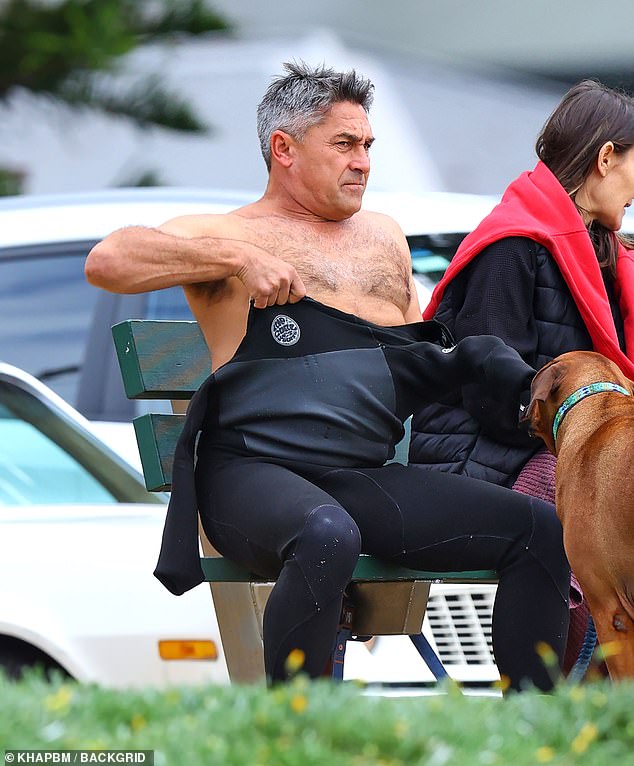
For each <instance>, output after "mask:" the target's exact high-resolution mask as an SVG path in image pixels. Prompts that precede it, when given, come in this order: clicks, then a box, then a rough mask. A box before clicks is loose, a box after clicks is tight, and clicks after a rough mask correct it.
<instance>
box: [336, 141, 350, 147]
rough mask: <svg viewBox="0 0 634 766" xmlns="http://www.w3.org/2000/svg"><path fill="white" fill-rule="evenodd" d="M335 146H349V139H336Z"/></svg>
mask: <svg viewBox="0 0 634 766" xmlns="http://www.w3.org/2000/svg"><path fill="white" fill-rule="evenodd" d="M337 146H343V147H347V146H350V141H337Z"/></svg>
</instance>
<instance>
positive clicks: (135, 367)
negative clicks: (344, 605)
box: [112, 319, 497, 582]
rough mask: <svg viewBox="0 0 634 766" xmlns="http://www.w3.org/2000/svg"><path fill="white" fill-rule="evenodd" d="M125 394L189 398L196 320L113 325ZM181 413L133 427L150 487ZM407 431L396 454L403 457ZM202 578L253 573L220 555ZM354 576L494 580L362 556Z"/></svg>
mask: <svg viewBox="0 0 634 766" xmlns="http://www.w3.org/2000/svg"><path fill="white" fill-rule="evenodd" d="M112 335H113V338H114V342H115V347H116V350H117V357H118V359H119V365H120V367H121V374H122V377H123V383H124V387H125V391H126V394H127V396H128V397H129V398H130V399H155V400H156V399H169V400H189V399H190V398H191V396H192V394H193V393H194V391H196V389H197V388H198V387H199V386H200V384H201V383H202V382H203V381H204V380H205V378H207V377H208V376H209V374H210V373H211V358H210V355H209V350H208V348H207V345H206V344H205V340H204V338H203V336H202V333H201V331H200V328H199V327H198V324H197V323H196V322H187V321H183V320H150V319H128V320H126V321H125V322H120V323H119V324H116V325H115V326H114V327H113V328H112ZM184 419H185V416H184V415H174V414H155V413H149V414H146V415H140V416H139V417H137V418H135V419H134V429H135V432H136V437H137V442H138V445H139V453H140V456H141V463H142V465H143V474H144V476H145V484H146V486H147V488H148V490H150V491H151V492H158V491H168V490H169V489H170V487H171V481H172V462H173V458H174V449H175V446H176V441H177V439H178V436H179V434H180V432H181V429H182V427H183V421H184ZM408 436H409V434H408V433H406V438H405V439H404V441H403V443H402V447H401V449H400V451H399V452H398V454H397V456H396V458H395V459H397V460H400V462H406V450H407V442H408ZM201 563H202V567H203V571H204V573H205V576H206V579H207V580H209V581H212V582H249V581H252V580H253V579H254V578H253V576H252V575H251V574H250V573H249V572H247V571H246V570H244V569H242V568H241V567H239V566H237V565H234V564H232V562H230V561H228V560H227V559H223V558H203V559H202V560H201ZM354 579H355V580H361V581H372V580H380V581H385V580H387V581H398V580H445V581H447V580H457V581H459V582H465V581H467V582H468V581H479V582H482V581H483V580H484V581H495V580H496V579H497V575H496V573H495V572H492V571H488V570H487V571H473V572H442V573H438V572H420V571H418V570H416V571H415V570H412V569H407V568H406V567H399V566H395V565H393V564H388V563H385V562H382V561H379V560H378V559H375V558H374V557H372V556H365V555H363V556H361V557H360V559H359V563H358V565H357V567H356V569H355V573H354Z"/></svg>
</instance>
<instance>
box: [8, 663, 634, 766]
mask: <svg viewBox="0 0 634 766" xmlns="http://www.w3.org/2000/svg"><path fill="white" fill-rule="evenodd" d="M633 706H634V685H632V684H622V685H620V686H612V685H610V684H609V682H607V681H600V682H596V683H591V684H588V685H585V686H570V685H561V686H560V687H559V688H558V689H557V691H556V692H555V693H554V694H552V695H543V694H538V693H534V692H526V693H524V694H521V695H512V696H509V697H508V698H507V699H505V700H501V699H498V698H491V697H488V698H487V697H466V696H462V695H461V694H459V693H458V692H457V691H456V690H455V689H452V688H451V687H448V688H447V690H446V693H444V694H442V695H438V696H428V697H416V698H412V697H404V698H385V697H373V696H365V695H363V693H362V691H361V690H360V689H359V688H357V687H355V686H354V685H351V684H339V685H333V684H332V683H329V682H326V681H324V682H318V683H308V682H307V681H305V680H304V679H299V680H297V681H296V682H294V683H293V684H291V685H289V686H285V687H277V688H275V689H274V690H266V689H264V688H263V687H261V686H232V687H206V688H198V689H191V688H181V689H174V690H169V691H155V690H141V691H125V692H123V691H114V690H107V689H100V688H97V687H95V686H89V685H77V684H74V683H69V682H67V681H64V680H63V679H61V678H59V679H57V680H55V681H54V682H53V684H52V685H50V686H49V685H47V684H46V683H45V682H44V681H43V680H42V678H41V677H38V676H37V675H33V674H31V675H28V676H27V677H26V678H25V680H24V681H22V682H20V683H17V684H16V683H9V682H7V681H4V680H2V679H0V748H2V749H13V748H16V749H17V748H23V749H26V748H29V749H36V748H42V749H45V748H48V749H52V750H61V749H83V748H86V749H137V750H143V749H147V750H154V751H155V758H156V761H155V762H156V764H157V766H158V765H160V764H164V765H165V766H171V765H172V764H174V765H175V766H176V765H177V764H178V765H180V764H214V766H325V765H326V764H328V766H340V765H341V766H379V764H381V766H417V765H419V766H423V765H425V766H477V765H478V764H486V765H487V766H509V765H510V764H512V765H513V766H535V765H536V764H552V766H573V764H574V766H606V764H612V763H614V764H616V763H618V764H619V765H620V766H628V764H629V765H630V766H631V764H634V717H633V716H632V714H631V711H632V708H633Z"/></svg>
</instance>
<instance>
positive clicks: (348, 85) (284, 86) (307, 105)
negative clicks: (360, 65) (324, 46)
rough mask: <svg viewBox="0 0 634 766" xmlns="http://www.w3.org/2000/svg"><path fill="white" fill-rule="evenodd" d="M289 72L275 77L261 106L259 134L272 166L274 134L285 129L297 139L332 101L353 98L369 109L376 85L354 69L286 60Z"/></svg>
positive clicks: (268, 162)
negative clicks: (272, 137) (272, 139)
mask: <svg viewBox="0 0 634 766" xmlns="http://www.w3.org/2000/svg"><path fill="white" fill-rule="evenodd" d="M284 69H285V70H286V71H287V72H288V74H286V75H283V76H280V77H277V78H275V80H273V82H272V83H271V84H270V85H269V87H268V88H267V90H266V93H265V94H264V98H263V99H262V101H261V102H260V104H259V106H258V136H259V139H260V147H261V149H262V156H263V157H264V162H266V167H267V168H268V169H269V170H270V169H271V135H272V134H273V132H274V131H276V130H283V131H284V132H285V133H288V134H289V135H291V136H293V138H295V139H296V140H298V141H301V139H302V138H303V137H304V135H305V134H306V131H307V130H308V129H309V128H311V127H312V126H313V125H317V124H318V123H319V122H321V120H322V119H323V117H324V115H325V114H326V113H327V112H328V111H329V110H330V109H331V108H332V106H333V104H337V103H340V102H342V101H351V102H352V103H353V104H360V105H361V106H362V107H363V108H364V109H365V111H366V112H369V111H370V107H371V106H372V99H373V98H374V85H372V83H371V82H370V80H368V79H366V78H365V77H361V76H360V75H358V74H357V73H356V72H355V70H354V69H351V70H350V71H349V72H336V71H335V70H334V69H331V68H329V67H325V66H324V65H323V64H322V65H320V66H317V67H310V66H309V65H308V64H306V63H304V62H303V61H300V62H299V63H297V62H287V63H286V64H284Z"/></svg>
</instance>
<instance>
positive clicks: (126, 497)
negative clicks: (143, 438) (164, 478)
mask: <svg viewBox="0 0 634 766" xmlns="http://www.w3.org/2000/svg"><path fill="white" fill-rule="evenodd" d="M139 502H142V503H164V502H165V500H164V498H163V497H161V496H157V495H152V494H150V493H149V492H147V491H146V489H145V487H144V486H143V484H142V481H141V477H140V476H139V475H138V474H137V473H136V472H135V471H133V470H132V469H131V468H129V467H128V466H127V465H126V464H125V462H124V461H119V460H118V459H117V458H114V457H111V456H110V454H109V453H108V451H107V450H105V448H104V447H103V446H102V445H101V443H100V442H99V441H98V440H97V439H95V437H93V436H92V435H91V434H89V433H86V432H85V431H84V430H83V429H81V428H80V427H79V425H77V424H76V423H75V421H74V420H72V419H69V418H68V416H67V415H65V414H64V413H62V412H61V411H58V410H57V409H56V408H55V407H54V406H53V405H52V404H51V403H50V402H49V400H48V399H46V398H42V397H41V395H40V394H36V393H34V392H31V391H30V390H26V389H23V388H21V387H20V386H19V385H15V384H14V383H11V382H10V381H7V380H2V379H0V505H27V504H29V505H33V504H35V505H40V504H54V505H57V504H66V505H68V504H76V503H91V504H112V503H139Z"/></svg>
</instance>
